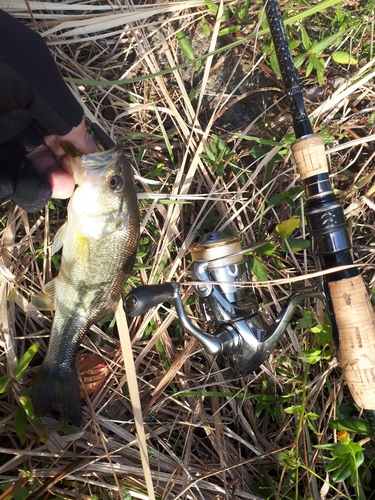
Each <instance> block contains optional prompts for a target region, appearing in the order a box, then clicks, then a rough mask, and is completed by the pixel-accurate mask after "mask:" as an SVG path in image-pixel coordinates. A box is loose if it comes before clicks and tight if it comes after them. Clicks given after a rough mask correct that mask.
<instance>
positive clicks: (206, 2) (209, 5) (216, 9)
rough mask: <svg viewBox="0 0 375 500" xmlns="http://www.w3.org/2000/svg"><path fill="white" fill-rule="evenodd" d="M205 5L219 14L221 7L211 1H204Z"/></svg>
mask: <svg viewBox="0 0 375 500" xmlns="http://www.w3.org/2000/svg"><path fill="white" fill-rule="evenodd" d="M204 3H205V4H206V5H207V7H208V8H209V9H210V10H211V11H212V12H217V11H218V10H219V6H218V5H216V4H215V3H213V2H211V1H210V0H204Z"/></svg>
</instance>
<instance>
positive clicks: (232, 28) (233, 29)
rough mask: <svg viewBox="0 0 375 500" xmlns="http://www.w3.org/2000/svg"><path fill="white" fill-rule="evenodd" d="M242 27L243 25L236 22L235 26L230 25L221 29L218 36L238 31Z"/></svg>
mask: <svg viewBox="0 0 375 500" xmlns="http://www.w3.org/2000/svg"><path fill="white" fill-rule="evenodd" d="M240 29H241V25H239V24H235V25H234V26H228V27H227V28H223V29H222V30H220V31H219V33H218V36H224V35H229V34H230V33H236V32H237V31H239V30H240Z"/></svg>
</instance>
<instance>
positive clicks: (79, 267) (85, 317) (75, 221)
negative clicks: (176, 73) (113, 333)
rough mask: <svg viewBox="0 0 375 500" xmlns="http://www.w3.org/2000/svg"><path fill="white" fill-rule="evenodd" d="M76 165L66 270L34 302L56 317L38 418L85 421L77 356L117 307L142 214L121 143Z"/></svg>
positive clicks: (36, 401)
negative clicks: (90, 332)
mask: <svg viewBox="0 0 375 500" xmlns="http://www.w3.org/2000/svg"><path fill="white" fill-rule="evenodd" d="M71 166H72V170H73V172H74V177H75V180H76V183H77V184H78V187H77V189H76V191H75V192H74V194H73V197H72V199H71V200H70V203H69V207H68V223H67V226H66V228H64V229H63V230H62V232H61V235H62V238H63V253H62V259H61V266H60V272H59V274H58V276H57V277H56V278H55V279H54V280H53V282H51V283H49V284H48V285H47V287H46V293H45V294H44V295H41V296H39V297H37V298H36V299H35V300H34V301H33V303H34V305H35V307H38V308H43V307H44V306H45V307H47V306H48V307H49V308H53V309H54V310H55V315H54V320H53V324H52V329H51V335H50V342H49V346H48V351H47V354H46V356H45V359H44V361H43V364H42V366H41V368H40V370H39V372H38V374H37V378H36V381H35V384H34V387H33V393H32V401H33V405H34V410H35V413H36V415H37V416H44V415H46V414H47V413H48V412H50V411H52V410H53V411H58V412H60V414H61V415H62V417H63V418H65V419H66V420H68V421H70V422H71V423H72V424H74V425H76V426H79V425H80V424H81V421H82V408H81V401H80V396H79V382H78V376H77V372H76V369H75V355H76V352H77V349H78V347H79V345H80V343H81V341H82V338H83V336H84V335H85V333H86V332H87V331H88V330H89V328H90V327H91V326H92V325H93V324H94V323H96V322H98V321H99V320H101V319H103V318H105V317H108V315H109V314H110V313H111V312H113V311H114V310H115V308H116V307H117V304H118V302H119V299H120V295H121V291H122V290H123V288H124V285H125V283H126V280H127V278H128V276H129V274H130V272H131V270H132V268H133V265H134V260H135V255H136V251H137V247H138V241H139V211H138V204H137V196H136V193H135V188H134V181H133V176H132V171H131V166H130V164H129V163H128V162H127V161H126V159H125V157H124V154H123V151H122V149H121V147H120V146H116V147H115V148H113V149H112V150H110V151H105V152H103V153H94V154H92V155H84V156H82V157H77V158H74V159H71ZM122 183H123V186H122V187H121V186H120V187H121V188H119V189H116V187H117V186H118V185H121V184H122ZM57 238H59V235H57ZM58 246H59V244H58V245H57V248H58Z"/></svg>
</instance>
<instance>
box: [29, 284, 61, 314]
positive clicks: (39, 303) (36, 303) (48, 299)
mask: <svg viewBox="0 0 375 500" xmlns="http://www.w3.org/2000/svg"><path fill="white" fill-rule="evenodd" d="M44 290H45V291H44V293H40V294H38V295H37V296H36V297H34V298H33V300H32V301H31V302H30V304H29V305H28V306H27V308H28V309H37V310H38V311H53V310H54V309H55V296H56V292H55V290H56V278H54V279H53V280H52V281H50V282H49V283H47V284H46V286H45V287H44Z"/></svg>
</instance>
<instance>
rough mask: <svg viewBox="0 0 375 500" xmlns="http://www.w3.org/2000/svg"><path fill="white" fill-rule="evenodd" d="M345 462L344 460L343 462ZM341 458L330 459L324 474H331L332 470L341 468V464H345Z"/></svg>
mask: <svg viewBox="0 0 375 500" xmlns="http://www.w3.org/2000/svg"><path fill="white" fill-rule="evenodd" d="M345 461H346V460H345ZM345 461H344V460H343V459H342V458H339V457H336V458H332V459H331V460H330V461H329V463H328V465H327V466H326V472H332V471H334V470H337V469H339V468H340V467H342V466H343V463H344V462H345Z"/></svg>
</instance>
